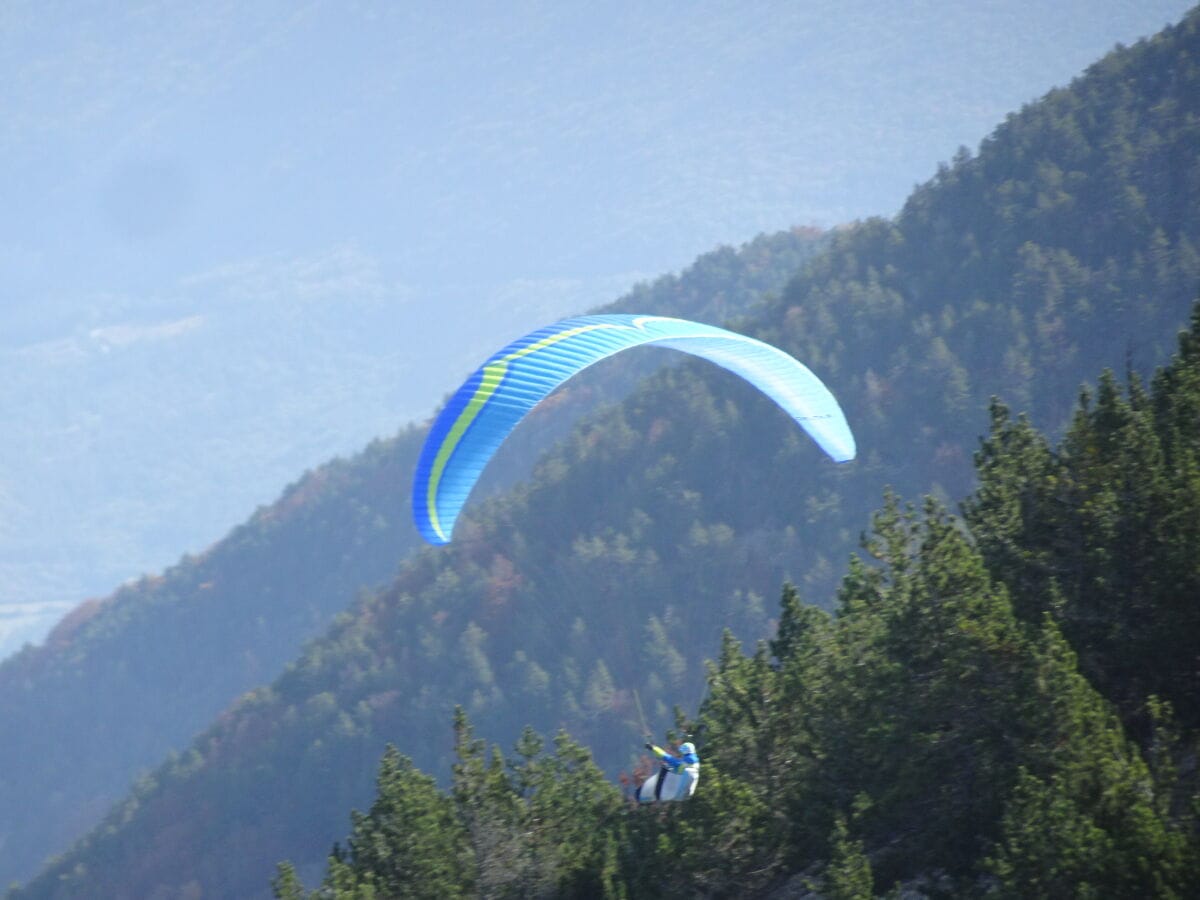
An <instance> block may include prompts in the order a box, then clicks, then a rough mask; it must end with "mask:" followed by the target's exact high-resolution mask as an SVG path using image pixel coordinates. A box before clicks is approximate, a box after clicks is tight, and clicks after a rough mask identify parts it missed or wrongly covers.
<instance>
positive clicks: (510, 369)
mask: <svg viewBox="0 0 1200 900" xmlns="http://www.w3.org/2000/svg"><path fill="white" fill-rule="evenodd" d="M642 344H653V345H655V346H659V347H669V348H671V349H673V350H680V351H683V352H685V353H690V354H693V355H695V356H700V357H703V358H704V359H707V360H709V361H710V362H714V363H716V364H717V365H719V366H722V367H723V368H726V369H728V370H730V371H731V372H734V373H736V374H738V375H740V376H741V377H742V378H744V379H746V380H747V381H748V382H750V383H751V384H753V385H754V386H755V387H757V388H758V389H759V390H761V391H762V392H763V393H764V394H766V395H767V396H769V397H770V398H771V399H772V400H774V401H775V402H776V403H778V404H779V406H781V407H782V408H783V409H784V410H785V411H786V412H787V413H788V414H789V415H790V416H791V417H792V418H793V419H795V420H796V422H797V423H799V425H800V427H801V428H803V429H804V430H805V431H806V432H807V433H808V434H809V435H810V436H811V437H812V439H813V440H814V441H816V442H817V444H818V445H819V446H820V447H821V449H822V450H824V451H825V452H826V453H827V454H828V455H829V456H830V457H831V458H832V459H833V460H835V461H836V462H845V461H846V460H850V459H853V458H854V455H855V445H854V435H853V434H851V432H850V427H849V425H847V424H846V417H845V416H844V415H843V414H842V410H841V408H840V407H839V406H838V403H837V400H836V399H834V396H833V394H831V393H830V392H829V389H828V388H826V387H825V385H824V384H822V382H821V380H820V379H819V378H817V376H816V375H814V374H813V373H812V372H810V371H809V370H808V369H807V368H805V366H803V365H802V364H801V363H800V362H798V361H797V360H795V359H793V358H792V357H791V356H789V355H788V354H787V353H784V352H783V351H782V350H780V349H778V348H776V347H772V346H771V345H770V344H765V343H763V342H762V341H758V340H755V339H754V338H751V337H747V336H745V335H742V334H737V333H735V332H732V331H726V330H725V329H724V328H716V327H714V326H712V325H705V324H702V323H700V322H689V321H686V320H683V319H672V318H666V317H663V316H634V315H607V316H580V317H578V318H573V319H565V320H563V321H561V322H558V323H556V324H554V325H549V326H547V327H545V328H540V329H538V330H537V331H534V332H531V333H530V334H527V335H525V336H524V337H522V338H520V339H518V340H516V341H513V342H512V343H511V344H509V345H508V346H507V347H504V348H503V349H501V350H499V351H498V352H497V353H495V354H494V355H493V356H492V357H491V358H490V359H488V360H487V361H486V362H485V363H484V364H483V365H482V366H480V367H479V368H478V369H477V370H476V371H475V373H474V374H473V375H471V377H470V378H468V379H467V380H466V381H465V382H464V383H463V385H462V386H461V387H460V388H459V389H458V390H457V391H456V392H455V393H454V395H453V396H452V397H451V398H450V401H449V402H448V403H447V404H446V406H445V408H444V409H443V410H442V411H441V413H440V414H439V415H438V417H437V419H436V420H435V421H434V423H433V427H432V428H431V429H430V432H429V436H428V437H427V438H426V441H425V446H424V447H423V449H422V451H421V456H420V459H419V460H418V462H417V469H416V473H415V475H414V476H413V494H412V506H413V518H414V520H415V522H416V526H417V529H418V530H419V531H420V532H421V535H422V536H423V537H424V538H425V540H427V541H429V542H430V543H431V544H445V543H448V542H449V540H450V536H451V534H452V533H453V531H454V523H455V520H456V519H457V518H458V514H459V512H460V511H461V509H462V507H463V504H464V503H466V500H467V496H468V495H469V494H470V492H471V489H472V488H473V487H474V486H475V482H476V481H477V480H478V479H479V476H480V474H481V473H482V472H483V469H484V467H485V466H486V465H487V463H488V460H490V459H491V457H492V455H493V454H494V453H495V452H496V450H497V449H498V448H499V446H500V445H501V444H502V443H503V442H504V439H505V438H506V437H508V435H509V433H510V432H512V430H513V429H514V428H515V427H516V426H517V423H518V422H520V421H521V419H522V418H524V416H525V414H526V413H528V412H529V411H530V410H531V409H533V408H534V407H535V406H536V405H537V404H538V403H539V402H540V401H541V400H542V399H544V398H545V397H546V396H547V395H548V394H549V393H550V392H551V391H553V390H554V389H555V388H556V387H558V386H559V385H560V384H562V383H563V382H564V381H567V380H568V379H569V378H571V377H572V376H574V375H576V374H578V373H579V372H581V371H583V369H585V368H587V367H588V366H590V365H592V364H593V363H595V362H598V361H599V360H601V359H604V358H605V357H608V356H611V355H613V354H614V353H619V352H620V351H622V350H627V349H629V348H631V347H637V346H640V345H642Z"/></svg>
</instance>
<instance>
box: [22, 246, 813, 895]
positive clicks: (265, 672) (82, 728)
mask: <svg viewBox="0 0 1200 900" xmlns="http://www.w3.org/2000/svg"><path fill="white" fill-rule="evenodd" d="M825 243H826V238H825V236H823V235H822V234H820V233H819V232H816V231H814V230H811V229H809V230H800V231H795V232H784V233H780V234H777V235H773V236H763V237H760V238H758V239H756V240H754V241H752V242H750V243H748V244H746V245H744V246H743V247H742V248H740V249H738V250H734V249H732V248H723V249H720V250H717V251H714V252H712V253H710V254H706V255H705V256H703V257H701V258H700V259H698V260H697V261H696V262H695V263H694V264H693V265H692V266H691V267H689V268H688V269H687V270H685V271H684V272H683V273H681V274H680V275H679V276H670V277H664V278H661V279H659V280H657V281H655V282H654V283H652V284H645V285H640V286H638V287H637V288H635V289H634V290H633V291H632V292H631V293H630V294H629V295H627V296H626V297H623V298H621V299H620V300H618V301H616V302H615V303H613V304H611V305H609V306H607V307H604V311H618V310H639V311H643V310H650V311H655V312H660V313H663V314H674V315H681V316H694V317H698V318H713V317H724V316H726V315H730V314H736V313H738V312H740V311H742V310H744V309H746V308H747V307H749V306H750V305H752V304H753V303H755V302H757V301H759V300H760V299H761V298H762V296H763V295H764V294H767V293H770V292H773V291H778V290H779V289H780V288H782V286H783V285H784V284H785V283H786V281H787V279H788V278H789V277H790V276H791V275H792V274H793V273H794V272H795V271H796V270H797V269H798V268H799V267H800V266H801V265H802V264H803V262H804V261H805V260H806V259H808V258H810V257H811V256H812V255H813V254H814V253H815V252H816V251H817V249H818V248H820V247H822V246H824V244H825ZM500 340H503V339H500ZM662 362H663V360H662V359H661V357H655V356H653V355H651V356H650V357H648V358H647V357H635V358H633V359H631V360H629V361H628V362H625V364H624V365H618V366H615V367H609V368H607V369H606V370H605V371H603V372H599V373H596V375H595V376H593V377H590V378H585V379H582V380H581V382H580V383H579V384H578V385H575V386H573V387H572V390H571V392H569V393H566V394H563V395H560V396H559V398H558V401H559V402H558V405H557V407H556V412H555V415H554V417H553V420H552V422H551V427H549V428H543V429H524V430H522V431H520V432H519V433H518V434H516V435H514V441H513V443H512V446H511V447H508V448H506V450H505V452H504V454H503V455H502V457H501V458H499V459H497V465H496V466H495V467H494V469H493V470H492V471H490V472H489V478H488V483H487V484H486V485H483V486H481V491H482V492H483V493H485V494H486V493H487V491H489V490H495V489H496V486H497V485H501V484H504V483H506V482H510V481H511V480H513V479H515V478H517V477H520V476H521V475H523V474H525V473H527V472H528V470H529V465H530V460H531V459H533V458H534V457H535V456H536V453H537V452H538V448H539V447H544V446H545V445H546V444H547V443H548V442H552V441H553V440H554V439H555V438H556V436H558V435H560V434H562V433H563V432H564V431H565V430H566V428H567V427H568V426H569V423H570V422H571V421H573V419H574V418H576V417H578V416H579V415H580V414H582V412H583V411H584V410H587V409H589V408H591V407H593V406H594V405H595V404H597V403H600V402H602V401H603V400H604V399H605V398H606V397H612V398H615V397H618V396H620V395H621V394H622V393H625V392H627V391H628V390H629V389H630V386H631V385H632V384H634V383H636V380H637V378H638V377H639V376H640V375H641V374H643V373H645V372H647V371H651V370H653V369H654V368H656V367H657V366H659V365H661V364H662ZM423 434H424V428H423V427H417V426H410V427H409V428H407V429H406V430H404V431H402V432H401V433H400V434H399V435H397V436H396V437H394V438H392V439H390V440H387V441H378V442H376V443H375V444H373V445H371V446H370V447H369V448H367V449H366V450H364V451H363V452H362V453H360V454H358V455H357V456H355V457H354V458H352V459H349V460H337V461H334V462H331V463H329V464H328V465H325V466H322V467H320V468H319V469H317V470H315V471H313V472H310V473H308V474H306V475H305V476H304V477H303V478H302V479H300V480H299V481H298V482H297V483H296V484H294V485H292V486H291V487H290V488H288V489H287V490H286V491H285V492H284V494H283V496H282V497H281V498H280V499H279V500H278V501H276V502H275V503H274V504H272V505H271V506H268V507H264V508H262V509H260V510H258V511H257V512H256V513H255V514H254V516H252V517H251V518H250V519H249V521H247V522H246V523H245V524H244V525H242V526H240V527H238V528H236V529H234V530H233V531H232V532H231V533H230V534H229V536H228V537H227V538H225V539H224V540H222V541H220V542H218V543H217V544H216V545H214V546H213V547H211V548H209V549H208V550H206V551H205V552H203V553H201V554H199V555H196V556H189V557H185V558H184V559H183V560H181V561H180V562H179V563H178V564H177V565H175V566H173V567H172V568H170V569H169V570H167V571H166V572H164V573H162V574H161V575H158V576H153V577H146V578H143V579H142V580H141V581H139V582H137V583H135V584H132V585H129V586H126V587H123V588H121V589H120V590H118V591H117V592H116V593H114V594H113V595H112V596H110V597H107V598H105V599H103V600H96V601H90V602H88V603H86V604H84V605H83V606H81V607H79V608H78V609H76V610H74V611H73V612H72V613H71V614H70V615H68V616H67V617H66V618H65V619H64V620H63V621H62V622H61V623H60V624H59V626H58V627H57V628H56V629H55V630H54V632H53V633H52V634H51V635H50V637H49V638H48V640H47V641H46V642H45V644H44V645H42V646H39V647H31V648H27V649H25V650H24V651H22V652H21V653H19V654H17V655H16V656H15V657H13V658H10V659H8V660H6V661H4V662H3V663H2V664H0V883H4V884H6V883H8V882H10V881H11V880H12V879H14V878H25V877H29V876H30V875H31V874H33V872H34V871H36V867H37V866H38V865H40V864H41V862H42V861H43V860H44V859H45V858H46V857H47V856H48V855H49V854H51V853H53V852H55V851H59V850H61V849H63V848H64V847H66V846H67V845H68V844H69V843H70V842H71V841H72V840H74V839H75V838H77V837H78V836H79V835H81V834H83V833H84V832H86V831H87V829H89V828H91V827H92V826H93V825H95V823H96V822H97V821H99V819H100V817H101V816H102V815H103V814H104V812H105V811H106V810H107V809H108V808H109V807H110V805H111V804H112V803H113V802H114V801H115V800H116V799H117V798H118V797H120V796H121V794H122V792H124V791H125V790H127V789H128V786H129V784H130V783H131V781H132V780H133V778H134V776H135V775H136V774H137V772H138V771H139V770H141V769H144V768H145V767H147V766H150V765H153V764H156V763H158V762H159V761H161V759H162V758H163V756H164V755H165V754H166V753H168V752H169V751H170V750H172V749H176V748H180V747H182V746H184V745H186V743H187V742H188V741H189V740H191V738H192V737H193V736H194V735H195V734H196V733H197V732H198V731H199V730H201V729H202V728H203V727H204V726H205V725H206V724H208V723H209V722H211V721H212V720H213V718H214V717H215V716H216V715H217V714H218V713H219V712H220V711H221V710H222V709H223V708H225V707H226V706H227V705H228V704H229V703H230V702H231V701H232V700H233V699H234V698H235V697H237V696H238V695H239V694H241V693H243V692H245V691H247V690H249V689H251V688H253V687H254V686H256V685H259V684H263V683H266V682H269V681H271V680H272V679H273V678H275V677H276V676H277V675H278V674H279V672H280V671H281V670H282V669H283V666H284V665H285V663H287V662H288V661H289V660H292V659H294V658H295V656H296V654H297V653H298V652H299V649H300V647H301V646H302V644H303V643H304V641H306V640H308V639H310V638H313V637H315V636H316V635H318V634H320V633H321V632H322V631H323V630H324V629H325V628H326V627H328V625H329V623H330V621H331V619H332V618H333V616H334V615H335V614H336V613H338V612H339V611H340V610H342V609H345V608H346V607H347V606H349V605H350V604H351V603H352V602H353V600H354V596H355V593H356V592H357V591H358V590H359V589H361V588H364V587H373V586H376V585H378V584H381V583H383V582H384V581H385V580H387V579H388V578H390V577H391V576H392V575H393V574H394V573H395V571H396V567H397V566H398V565H399V563H400V561H401V560H402V559H403V558H404V556H405V555H406V554H408V553H410V552H411V551H412V549H413V548H414V546H415V544H416V543H417V542H418V541H419V538H418V536H417V534H416V531H415V529H414V528H413V527H412V524H411V515H410V512H409V505H408V488H409V483H410V479H411V472H412V468H413V466H414V464H415V461H416V455H417V452H418V450H419V448H420V442H421V440H422V439H423ZM68 772H69V773H71V774H70V777H69V778H66V777H64V774H63V773H68Z"/></svg>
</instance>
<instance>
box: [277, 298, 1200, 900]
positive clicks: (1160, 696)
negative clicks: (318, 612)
mask: <svg viewBox="0 0 1200 900" xmlns="http://www.w3.org/2000/svg"><path fill="white" fill-rule="evenodd" d="M976 463H977V466H978V473H979V476H980V480H981V486H980V488H979V490H978V491H977V492H976V493H975V494H974V495H973V496H972V497H971V498H970V499H969V502H968V503H967V509H968V510H969V512H968V515H967V522H968V523H969V525H970V531H969V533H967V532H965V531H964V529H963V527H962V523H961V522H958V521H956V520H955V519H954V518H953V517H952V516H950V515H949V514H948V513H947V511H946V510H945V509H944V508H943V507H942V506H941V505H940V504H939V503H937V501H935V500H933V499H929V500H927V501H926V502H925V504H924V508H923V509H922V510H921V511H920V512H918V511H917V510H916V509H914V508H913V507H912V506H909V505H906V504H903V503H901V501H900V500H899V499H898V498H896V497H895V496H894V495H889V496H888V497H887V498H886V500H885V503H884V506H883V508H882V509H881V510H879V512H878V513H877V514H876V515H875V517H874V524H873V528H872V530H871V533H870V535H869V536H868V538H867V539H866V540H865V542H864V544H863V551H864V552H863V553H862V554H861V555H860V556H858V557H856V558H855V559H854V560H853V561H852V562H851V565H850V569H849V572H848V574H847V575H846V576H845V578H844V580H843V581H842V585H841V588H840V590H839V592H838V598H837V606H836V610H835V613H834V615H832V616H831V615H829V614H827V613H824V612H822V611H821V610H819V609H816V608H815V607H812V606H805V605H803V604H801V602H800V601H799V598H798V596H797V595H796V592H795V591H794V590H793V589H792V588H791V587H790V586H788V587H785V588H784V591H783V600H782V610H781V616H780V621H779V627H778V631H777V633H776V636H775V638H774V640H772V641H769V642H767V641H763V642H760V643H759V645H758V647H757V648H756V650H755V652H754V653H753V654H751V655H746V654H745V653H744V652H743V651H742V648H741V645H740V644H739V642H738V640H737V639H736V638H735V637H734V635H733V634H732V633H730V632H726V634H725V637H724V640H723V642H722V646H721V651H720V656H719V659H718V661H717V662H716V663H715V664H713V665H711V666H710V668H709V672H708V679H707V682H708V694H707V697H706V698H705V701H704V703H703V705H702V706H701V709H700V713H699V716H698V717H697V719H696V720H695V721H694V722H683V723H681V728H687V729H689V730H690V731H691V732H693V737H694V739H695V740H696V741H698V742H699V744H700V752H701V754H702V755H703V762H702V765H701V776H700V777H701V781H700V785H699V788H698V790H697V793H696V795H695V796H694V797H693V799H692V800H690V801H688V803H687V804H686V806H680V805H678V804H671V805H670V806H669V807H668V808H667V809H665V810H662V811H659V810H655V809H647V808H645V807H642V808H637V807H635V806H632V805H629V804H625V803H623V802H622V799H621V797H620V794H619V792H618V790H617V788H616V787H614V786H613V785H612V784H611V783H610V782H609V781H608V780H606V779H605V778H604V776H603V774H602V773H601V772H600V771H599V769H597V768H596V767H595V766H594V764H592V762H591V759H590V756H589V754H588V753H587V751H586V750H585V749H583V748H581V747H579V746H578V745H577V744H576V743H574V742H573V741H571V740H570V739H569V738H568V737H567V736H566V735H564V734H562V733H560V734H559V735H558V737H557V738H556V740H555V743H554V752H553V753H546V752H544V741H543V740H542V739H541V737H540V736H538V735H536V734H535V733H533V732H532V731H530V732H526V733H525V734H523V735H522V736H521V738H520V740H519V741H518V742H517V745H516V748H515V753H511V754H508V755H507V758H505V756H504V755H502V754H499V753H495V754H492V755H491V756H490V757H489V755H488V754H487V753H485V747H484V744H483V742H481V741H478V740H476V739H475V738H474V736H473V734H472V732H471V730H470V726H469V724H468V722H467V719H466V717H465V716H464V715H462V714H461V713H460V714H459V715H458V716H457V718H456V721H455V732H456V736H457V740H456V753H457V762H456V764H455V767H454V778H453V791H452V792H451V794H450V796H446V795H444V794H441V793H438V791H437V790H436V787H435V785H434V782H433V779H431V778H429V777H428V776H425V775H423V774H422V773H420V772H419V771H417V770H415V769H414V768H413V766H412V763H411V761H410V760H408V759H407V758H405V757H404V756H402V755H401V754H399V753H398V752H397V751H396V749H395V748H394V747H393V748H389V749H388V751H387V752H386V753H385V755H384V759H383V762H382V764H381V766H380V769H379V776H378V788H377V794H376V798H375V801H374V803H373V804H372V806H371V808H370V809H369V811H368V812H367V813H366V814H356V815H355V816H354V817H353V820H352V822H353V828H352V831H351V834H350V837H349V840H348V841H347V842H346V843H345V844H344V845H342V846H340V847H339V848H338V849H336V850H335V851H334V853H333V854H332V855H331V857H330V859H329V863H328V868H327V870H326V873H325V876H324V878H323V879H322V887H321V890H320V891H319V892H318V893H316V894H312V895H309V894H306V893H305V891H304V890H303V887H302V885H301V883H300V880H299V878H298V876H297V874H296V872H295V870H294V869H293V868H292V867H290V866H286V865H285V866H283V867H282V868H281V870H280V872H279V875H278V876H277V878H276V880H275V882H274V884H275V888H276V894H277V896H279V897H282V898H286V900H301V898H303V897H305V896H314V897H316V896H319V897H327V898H347V900H350V898H362V897H366V896H372V895H371V894H369V893H368V892H369V891H370V890H374V891H375V892H376V894H374V896H386V897H391V898H401V897H415V896H437V897H452V896H487V897H509V896H511V897H519V896H529V895H531V894H532V895H534V896H575V897H601V896H604V897H622V896H630V897H681V898H683V897H696V896H707V897H716V896H731V897H732V896H737V897H746V896H765V897H795V896H805V895H806V892H808V891H811V892H812V893H808V894H807V896H810V897H815V896H821V897H826V898H869V897H873V896H877V895H881V894H887V895H888V896H897V895H898V894H899V891H896V893H889V890H890V889H893V888H895V887H896V886H898V885H899V886H901V887H902V889H903V891H904V892H905V893H903V895H902V896H905V897H910V898H917V897H1002V898H1009V897H1011V898H1021V900H1030V898H1065V897H1112V898H1135V897H1136V898H1151V897H1163V898H1166V897H1194V896H1197V894H1200V829H1198V826H1200V819H1198V816H1200V810H1198V807H1197V801H1198V800H1200V775H1198V773H1197V771H1196V767H1195V761H1196V753H1197V750H1200V740H1198V738H1200V710H1198V709H1197V706H1196V696H1197V692H1196V686H1197V679H1198V678H1200V662H1198V659H1197V653H1196V648H1197V647H1198V646H1200V609H1197V605H1196V598H1197V597H1198V596H1200V527H1198V524H1197V523H1200V304H1198V305H1197V307H1196V312H1195V315H1194V317H1193V321H1192V328H1191V331H1190V332H1189V333H1187V334H1185V335H1184V336H1183V338H1182V339H1181V343H1180V350H1179V354H1178V355H1177V357H1176V358H1175V359H1174V360H1173V361H1172V363H1171V365H1170V366H1169V367H1168V368H1167V369H1166V370H1165V371H1163V372H1161V373H1160V374H1159V375H1158V376H1156V377H1155V379H1154V381H1153V384H1152V385H1151V388H1150V389H1149V390H1146V389H1145V388H1143V387H1142V385H1141V384H1140V383H1139V382H1138V381H1136V380H1135V381H1134V382H1133V383H1132V384H1131V385H1129V386H1128V389H1127V390H1122V389H1121V388H1120V387H1119V386H1118V384H1117V382H1116V379H1115V378H1113V377H1112V376H1111V373H1110V374H1107V375H1105V377H1104V378H1103V380H1102V382H1101V385H1100V388H1099V390H1098V391H1097V392H1096V394H1094V395H1092V394H1088V395H1086V396H1085V397H1084V398H1083V400H1082V402H1081V403H1080V406H1079V408H1078V410H1077V413H1076V415H1075V417H1074V420H1073V422H1072V424H1071V427H1070V429H1069V431H1068V433H1067V435H1066V437H1065V439H1064V440H1063V441H1062V443H1061V444H1060V445H1059V446H1057V447H1053V446H1052V445H1051V442H1050V441H1048V440H1047V439H1046V438H1045V437H1044V436H1043V435H1041V434H1040V433H1039V432H1038V431H1036V430H1035V429H1034V428H1032V427H1031V426H1030V424H1029V423H1028V421H1026V420H1022V419H1014V418H1013V417H1012V415H1011V413H1010V412H1009V410H1008V409H1007V408H1005V407H1004V406H1002V405H1000V404H996V405H995V406H993V409H992V427H991V432H990V434H989V436H988V438H987V440H986V441H985V442H984V445H983V448H982V449H981V450H980V452H979V453H978V454H977V456H976ZM1050 520H1053V521H1050ZM1114 638H1116V639H1114ZM1085 676H1090V677H1085ZM1112 701H1116V702H1115V705H1114V704H1113V702H1112ZM1118 714H1119V715H1118Z"/></svg>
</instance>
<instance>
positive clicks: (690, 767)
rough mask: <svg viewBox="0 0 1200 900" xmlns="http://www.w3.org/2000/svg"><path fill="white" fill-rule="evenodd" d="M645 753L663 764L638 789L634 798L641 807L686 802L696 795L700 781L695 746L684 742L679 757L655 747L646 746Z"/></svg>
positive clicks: (680, 746)
mask: <svg viewBox="0 0 1200 900" xmlns="http://www.w3.org/2000/svg"><path fill="white" fill-rule="evenodd" d="M646 749H647V750H649V751H650V752H651V753H653V754H654V755H655V756H657V757H658V758H659V759H660V760H662V765H661V766H660V767H659V770H658V772H656V773H655V774H653V775H651V776H650V777H649V778H647V779H646V780H645V781H644V782H642V785H641V786H640V787H639V788H638V789H637V793H636V794H635V795H634V796H635V797H636V798H637V800H638V802H639V803H654V802H656V801H657V802H664V801H667V800H686V799H688V798H689V797H690V796H692V794H694V793H695V792H696V785H697V783H699V781H700V757H699V756H697V755H696V745H695V744H693V743H692V742H691V741H684V742H683V743H682V744H680V745H679V755H678V756H675V755H674V754H671V753H668V752H667V751H666V750H664V749H663V748H662V747H656V746H655V745H654V744H649V743H648V744H646Z"/></svg>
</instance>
